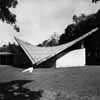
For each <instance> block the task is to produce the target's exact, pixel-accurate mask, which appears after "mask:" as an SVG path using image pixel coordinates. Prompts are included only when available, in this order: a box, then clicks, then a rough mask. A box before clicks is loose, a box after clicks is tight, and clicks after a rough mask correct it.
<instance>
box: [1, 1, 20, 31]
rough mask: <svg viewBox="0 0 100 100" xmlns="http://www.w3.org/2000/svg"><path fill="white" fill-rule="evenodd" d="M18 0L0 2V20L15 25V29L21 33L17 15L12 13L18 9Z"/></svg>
mask: <svg viewBox="0 0 100 100" xmlns="http://www.w3.org/2000/svg"><path fill="white" fill-rule="evenodd" d="M17 4H18V1H17V0H0V20H1V21H3V22H6V23H8V24H11V25H13V27H14V29H15V30H16V31H17V32H19V31H20V30H19V28H18V26H17V25H16V15H15V14H14V13H12V12H11V10H10V9H11V8H16V5H17Z"/></svg>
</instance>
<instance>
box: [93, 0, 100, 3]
mask: <svg viewBox="0 0 100 100" xmlns="http://www.w3.org/2000/svg"><path fill="white" fill-rule="evenodd" d="M97 1H100V0H92V2H93V3H96V2H97Z"/></svg>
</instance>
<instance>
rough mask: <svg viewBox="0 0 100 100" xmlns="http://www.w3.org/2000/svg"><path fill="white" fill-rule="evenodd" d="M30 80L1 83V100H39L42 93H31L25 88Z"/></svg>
mask: <svg viewBox="0 0 100 100" xmlns="http://www.w3.org/2000/svg"><path fill="white" fill-rule="evenodd" d="M29 82H31V81H30V80H14V81H11V82H7V83H0V100H39V98H40V97H41V94H42V91H30V90H29V89H26V88H24V87H23V85H25V84H26V83H29Z"/></svg>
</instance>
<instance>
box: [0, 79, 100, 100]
mask: <svg viewBox="0 0 100 100" xmlns="http://www.w3.org/2000/svg"><path fill="white" fill-rule="evenodd" d="M29 82H31V81H30V80H14V81H10V82H5V83H0V100H99V99H100V94H98V89H96V90H94V89H92V90H91V89H90V90H89V89H86V90H85V89H82V90H78V91H72V92H71V93H68V92H64V91H62V90H60V91H56V92H55V91H50V90H41V89H40V90H38V91H31V90H29V89H27V88H24V87H23V85H25V84H26V83H29Z"/></svg>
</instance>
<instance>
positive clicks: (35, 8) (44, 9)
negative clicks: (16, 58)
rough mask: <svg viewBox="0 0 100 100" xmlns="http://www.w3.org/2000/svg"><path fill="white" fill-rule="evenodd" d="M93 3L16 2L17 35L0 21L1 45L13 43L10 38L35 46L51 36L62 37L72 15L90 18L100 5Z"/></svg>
mask: <svg viewBox="0 0 100 100" xmlns="http://www.w3.org/2000/svg"><path fill="white" fill-rule="evenodd" d="M91 1H92V0H19V3H18V5H17V8H15V9H13V10H12V11H14V13H16V15H17V24H18V25H19V27H20V32H19V33H17V32H15V30H14V29H13V28H12V26H11V25H8V24H6V23H2V22H1V21H0V45H2V44H4V43H7V42H9V41H10V42H12V41H14V38H13V36H14V35H15V36H17V37H18V38H20V39H22V40H24V41H28V42H30V43H32V44H34V45H36V44H38V43H41V42H42V41H43V40H45V39H47V38H49V36H50V35H51V34H53V33H54V32H56V33H58V34H61V33H64V29H65V28H66V27H67V25H68V24H70V23H72V16H73V15H74V14H76V15H80V14H82V13H84V14H91V13H94V12H96V11H97V9H98V8H99V7H100V3H99V2H98V3H97V4H92V3H91Z"/></svg>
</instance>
